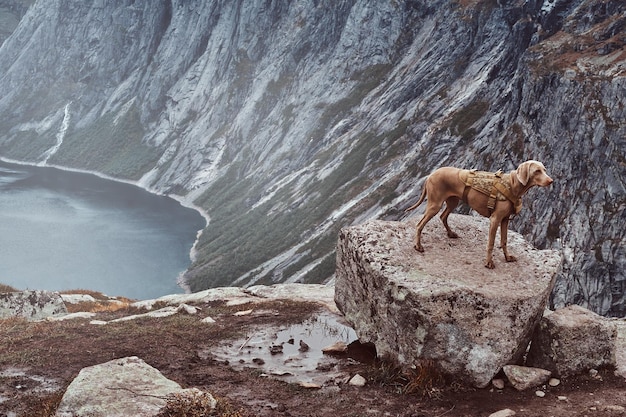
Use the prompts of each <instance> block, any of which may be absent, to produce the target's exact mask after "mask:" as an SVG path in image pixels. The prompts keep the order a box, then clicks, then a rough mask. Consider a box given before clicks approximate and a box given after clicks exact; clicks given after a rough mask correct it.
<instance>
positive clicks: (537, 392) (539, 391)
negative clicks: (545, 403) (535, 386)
mask: <svg viewBox="0 0 626 417" xmlns="http://www.w3.org/2000/svg"><path fill="white" fill-rule="evenodd" d="M535 395H536V396H537V397H539V398H543V397H545V396H546V393H545V392H543V391H541V390H537V391H535Z"/></svg>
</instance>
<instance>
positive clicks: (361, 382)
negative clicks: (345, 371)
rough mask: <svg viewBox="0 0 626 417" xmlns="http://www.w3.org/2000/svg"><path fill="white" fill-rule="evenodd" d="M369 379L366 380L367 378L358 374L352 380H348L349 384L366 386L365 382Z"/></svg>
mask: <svg viewBox="0 0 626 417" xmlns="http://www.w3.org/2000/svg"><path fill="white" fill-rule="evenodd" d="M366 382H367V381H366V380H365V378H363V377H362V376H361V375H359V374H356V375H355V376H353V377H352V378H351V379H350V381H349V382H348V384H350V385H353V386H355V387H364V386H365V383H366Z"/></svg>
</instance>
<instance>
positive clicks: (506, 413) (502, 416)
mask: <svg viewBox="0 0 626 417" xmlns="http://www.w3.org/2000/svg"><path fill="white" fill-rule="evenodd" d="M515 414H516V413H515V411H513V410H511V409H510V408H505V409H504V410H500V411H496V412H495V413H491V414H489V417H512V416H514V415H515Z"/></svg>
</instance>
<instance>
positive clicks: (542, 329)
mask: <svg viewBox="0 0 626 417" xmlns="http://www.w3.org/2000/svg"><path fill="white" fill-rule="evenodd" d="M616 337H617V329H616V327H615V323H614V322H613V321H611V320H608V319H606V318H604V317H601V316H599V315H597V314H595V313H593V312H591V311H589V310H587V309H585V308H583V307H580V306H576V305H573V306H569V307H566V308H563V309H560V310H556V311H555V312H553V313H551V314H548V315H546V316H544V317H543V318H542V319H541V322H540V323H539V326H538V327H537V329H536V331H535V333H534V335H533V338H532V342H531V345H530V351H529V352H528V357H527V360H526V364H527V365H528V366H535V367H539V368H543V369H548V370H550V371H552V372H554V373H555V374H556V375H558V376H560V377H567V376H571V375H576V374H580V373H583V372H587V371H588V370H589V369H592V368H599V367H602V366H608V365H611V366H612V365H615V347H616V344H615V343H616Z"/></svg>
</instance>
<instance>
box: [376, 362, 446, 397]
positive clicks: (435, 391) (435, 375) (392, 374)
mask: <svg viewBox="0 0 626 417" xmlns="http://www.w3.org/2000/svg"><path fill="white" fill-rule="evenodd" d="M369 379H370V380H372V381H373V382H374V383H376V384H379V385H381V386H386V387H392V388H393V389H395V390H396V391H398V392H399V393H402V394H414V395H417V396H420V397H427V398H439V397H440V395H441V392H442V390H443V389H444V387H445V386H446V380H445V378H444V376H443V374H442V372H441V370H440V369H439V368H438V367H437V366H436V364H435V363H434V362H433V361H427V360H426V361H422V362H420V363H418V364H416V365H415V366H413V367H406V366H399V365H397V364H395V363H392V362H388V361H379V362H377V363H376V364H374V366H373V368H372V369H371V370H370V374H369Z"/></svg>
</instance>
